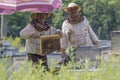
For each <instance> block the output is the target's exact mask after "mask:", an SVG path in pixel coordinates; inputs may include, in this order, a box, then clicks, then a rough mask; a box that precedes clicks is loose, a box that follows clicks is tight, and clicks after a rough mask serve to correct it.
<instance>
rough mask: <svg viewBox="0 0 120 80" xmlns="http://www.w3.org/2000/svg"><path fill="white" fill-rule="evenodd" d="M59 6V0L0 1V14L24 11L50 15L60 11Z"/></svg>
mask: <svg viewBox="0 0 120 80" xmlns="http://www.w3.org/2000/svg"><path fill="white" fill-rule="evenodd" d="M61 4H62V1H61V0H0V14H12V13H14V12H25V11H32V12H45V13H48V12H49V13H51V12H52V11H53V10H54V9H56V10H58V9H60V7H61Z"/></svg>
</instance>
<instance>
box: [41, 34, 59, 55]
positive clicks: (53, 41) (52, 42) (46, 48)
mask: <svg viewBox="0 0 120 80" xmlns="http://www.w3.org/2000/svg"><path fill="white" fill-rule="evenodd" d="M54 51H60V36H59V35H48V36H41V37H40V54H48V53H51V52H54Z"/></svg>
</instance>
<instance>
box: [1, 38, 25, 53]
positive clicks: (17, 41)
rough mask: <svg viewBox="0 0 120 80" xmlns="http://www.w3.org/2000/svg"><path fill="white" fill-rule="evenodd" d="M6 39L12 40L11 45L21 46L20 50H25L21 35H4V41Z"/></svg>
mask: <svg viewBox="0 0 120 80" xmlns="http://www.w3.org/2000/svg"><path fill="white" fill-rule="evenodd" d="M5 40H7V41H10V43H11V46H13V47H16V48H19V50H20V51H22V52H23V51H24V50H23V48H24V46H23V45H22V44H21V43H22V39H21V38H20V37H15V38H12V37H11V36H10V37H3V41H5Z"/></svg>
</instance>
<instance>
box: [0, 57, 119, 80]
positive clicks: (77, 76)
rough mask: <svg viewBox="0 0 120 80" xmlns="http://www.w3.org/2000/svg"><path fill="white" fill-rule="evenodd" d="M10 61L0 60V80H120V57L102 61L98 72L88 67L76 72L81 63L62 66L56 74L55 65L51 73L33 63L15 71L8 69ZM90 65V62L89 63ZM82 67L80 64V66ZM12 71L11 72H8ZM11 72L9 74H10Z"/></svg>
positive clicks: (25, 64) (22, 65) (24, 64)
mask: <svg viewBox="0 0 120 80" xmlns="http://www.w3.org/2000/svg"><path fill="white" fill-rule="evenodd" d="M7 62H8V61H5V60H0V80H6V79H8V80H119V79H120V76H119V75H120V57H119V56H111V57H110V59H109V61H108V62H104V61H102V62H101V64H100V66H99V67H98V69H97V71H88V66H89V65H87V64H86V66H85V67H84V68H83V69H84V71H81V72H80V71H74V68H72V69H71V66H72V67H73V66H74V65H76V64H77V65H78V64H79V63H73V62H70V63H69V64H68V65H67V66H61V69H60V70H59V72H58V73H54V71H55V68H54V67H55V65H54V64H53V65H52V67H51V69H50V71H49V72H48V71H45V69H44V67H43V66H41V64H39V65H36V66H32V65H31V62H22V63H21V66H20V68H19V69H18V70H17V71H13V70H12V68H13V67H14V66H11V67H10V68H6V67H7V66H6V63H7ZM88 63H89V62H88ZM79 65H80V64H79ZM8 69H11V70H8ZM8 72H9V74H8Z"/></svg>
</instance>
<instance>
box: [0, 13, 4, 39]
mask: <svg viewBox="0 0 120 80" xmlns="http://www.w3.org/2000/svg"><path fill="white" fill-rule="evenodd" d="M3 21H4V15H3V14H2V15H1V35H0V38H1V39H2V38H3Z"/></svg>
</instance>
